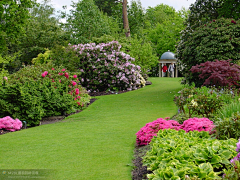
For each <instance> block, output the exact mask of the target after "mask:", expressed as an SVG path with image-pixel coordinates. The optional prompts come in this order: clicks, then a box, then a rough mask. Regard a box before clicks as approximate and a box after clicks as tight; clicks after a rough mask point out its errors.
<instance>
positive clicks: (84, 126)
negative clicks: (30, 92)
mask: <svg viewBox="0 0 240 180" xmlns="http://www.w3.org/2000/svg"><path fill="white" fill-rule="evenodd" d="M149 80H150V81H151V82H152V85H151V86H146V87H144V88H141V89H138V90H136V91H130V92H127V93H123V94H118V95H116V94H114V95H108V96H100V97H97V99H98V100H96V101H95V102H94V103H93V104H91V105H90V106H89V107H88V108H86V109H84V110H83V111H82V112H81V113H78V114H75V115H72V116H69V117H68V118H66V119H65V120H64V121H63V122H60V123H55V124H47V125H42V126H37V127H34V128H29V129H26V130H21V131H17V132H14V133H7V134H4V135H1V137H0V150H1V153H0V158H1V162H0V166H1V167H2V168H8V169H55V170H56V171H55V173H54V177H53V178H54V179H106V180H112V179H116V180H118V179H119V180H123V179H131V170H132V168H133V166H132V164H131V162H132V157H133V150H134V145H135V137H136V136H135V133H136V132H137V131H138V130H139V129H140V128H141V127H143V126H144V125H145V124H146V123H147V122H150V121H151V120H152V119H157V118H158V117H161V116H164V117H167V116H172V115H174V114H175V112H176V111H177V107H176V106H175V105H174V102H173V101H169V99H173V95H174V94H175V93H177V92H178V91H179V90H180V88H181V85H180V84H179V83H178V82H179V79H178V78H150V79H149ZM129 107H131V108H129Z"/></svg>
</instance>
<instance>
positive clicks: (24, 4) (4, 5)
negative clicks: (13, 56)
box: [0, 0, 33, 53]
mask: <svg viewBox="0 0 240 180" xmlns="http://www.w3.org/2000/svg"><path fill="white" fill-rule="evenodd" d="M32 5H33V1H32V0H18V1H15V0H3V1H0V53H2V52H3V51H4V50H7V45H8V43H11V42H14V43H16V42H17V38H18V37H19V36H20V35H21V33H23V32H24V26H25V24H26V22H27V20H28V17H29V11H28V9H29V8H31V7H32Z"/></svg>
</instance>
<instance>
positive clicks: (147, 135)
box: [136, 118, 214, 146]
mask: <svg viewBox="0 0 240 180" xmlns="http://www.w3.org/2000/svg"><path fill="white" fill-rule="evenodd" d="M167 119H168V118H165V119H162V118H159V119H157V120H155V121H153V122H150V123H147V124H146V125H145V126H144V127H142V128H141V129H140V130H139V131H138V132H137V133H136V135H137V139H136V142H137V145H138V146H144V145H148V144H149V143H150V142H151V139H152V138H153V136H157V133H158V131H159V130H164V129H175V130H179V129H183V130H184V131H186V132H189V131H199V132H200V131H208V132H209V133H210V134H211V133H212V132H213V131H212V129H213V128H214V125H213V122H212V121H210V120H209V119H208V118H190V119H188V120H186V121H184V122H183V124H182V125H181V124H179V123H178V122H177V121H175V120H167Z"/></svg>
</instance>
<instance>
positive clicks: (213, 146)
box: [143, 129, 237, 179]
mask: <svg viewBox="0 0 240 180" xmlns="http://www.w3.org/2000/svg"><path fill="white" fill-rule="evenodd" d="M236 142H237V140H235V139H228V140H217V139H211V137H210V135H209V133H208V132H205V131H201V132H198V131H190V132H188V133H186V132H185V131H184V130H179V131H176V130H174V129H165V130H161V131H159V132H158V134H157V136H156V137H154V138H153V139H152V141H151V143H150V146H151V149H150V151H148V152H147V154H146V155H145V156H144V158H143V162H144V165H147V166H148V169H149V170H151V171H152V172H153V173H152V174H149V175H148V178H149V179H156V178H159V179H184V178H186V177H190V178H193V177H198V178H200V179H220V176H221V175H222V173H223V169H224V168H226V167H229V166H230V162H229V161H230V159H232V158H233V157H234V156H236V151H235V148H236V147H235V144H236Z"/></svg>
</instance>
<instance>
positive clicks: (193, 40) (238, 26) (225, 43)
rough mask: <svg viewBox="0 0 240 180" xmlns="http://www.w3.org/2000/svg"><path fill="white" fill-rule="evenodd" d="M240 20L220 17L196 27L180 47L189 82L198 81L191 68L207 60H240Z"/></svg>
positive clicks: (184, 70)
mask: <svg viewBox="0 0 240 180" xmlns="http://www.w3.org/2000/svg"><path fill="white" fill-rule="evenodd" d="M239 39H240V20H237V21H235V20H233V19H225V18H220V19H216V20H213V21H210V22H209V23H207V24H205V25H202V26H200V27H198V28H196V29H195V30H194V31H192V32H191V36H189V38H188V39H187V40H185V41H184V42H181V43H182V44H181V46H179V47H178V53H177V57H178V58H179V59H181V61H179V64H180V67H184V68H183V69H182V72H183V73H184V74H185V75H186V81H187V82H190V83H191V82H195V84H196V81H198V78H196V77H193V76H192V75H191V73H190V72H189V70H190V69H191V67H192V66H195V65H196V64H200V63H204V62H206V61H214V60H215V59H218V60H228V59H232V62H235V63H236V62H237V61H238V60H240V41H239Z"/></svg>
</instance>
